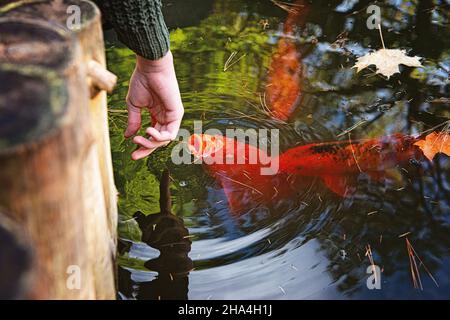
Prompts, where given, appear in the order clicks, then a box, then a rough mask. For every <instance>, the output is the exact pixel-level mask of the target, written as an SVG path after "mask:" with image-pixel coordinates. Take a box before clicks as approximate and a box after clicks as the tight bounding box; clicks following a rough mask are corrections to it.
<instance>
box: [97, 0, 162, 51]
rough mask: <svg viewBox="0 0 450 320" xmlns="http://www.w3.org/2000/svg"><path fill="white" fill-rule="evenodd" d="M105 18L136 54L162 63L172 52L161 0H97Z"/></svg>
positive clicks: (120, 38)
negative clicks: (167, 54)
mask: <svg viewBox="0 0 450 320" xmlns="http://www.w3.org/2000/svg"><path fill="white" fill-rule="evenodd" d="M96 3H97V4H98V5H99V6H100V9H101V10H102V14H103V16H104V19H105V20H106V21H107V23H108V24H110V25H111V26H112V27H113V28H114V29H115V31H116V32H117V35H118V37H119V40H120V41H122V42H123V43H124V44H125V45H126V46H128V47H129V48H130V49H131V50H133V51H134V52H135V53H136V54H138V55H140V56H142V57H144V58H146V59H150V60H158V59H160V58H162V57H163V56H165V54H166V53H167V52H168V51H169V31H168V30H167V26H166V24H165V22H164V17H163V14H162V12H161V6H162V4H161V0H96Z"/></svg>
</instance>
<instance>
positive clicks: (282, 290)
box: [278, 286, 286, 295]
mask: <svg viewBox="0 0 450 320" xmlns="http://www.w3.org/2000/svg"><path fill="white" fill-rule="evenodd" d="M278 288H280V290H281V292H283V294H284V295H286V291H284V289H283V287H282V286H278Z"/></svg>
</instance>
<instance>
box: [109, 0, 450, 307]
mask: <svg viewBox="0 0 450 320" xmlns="http://www.w3.org/2000/svg"><path fill="white" fill-rule="evenodd" d="M165 2H166V7H165V14H166V19H167V23H168V25H169V27H170V29H171V42H172V51H173V54H174V58H175V66H176V70H177V75H178V79H179V83H180V89H181V92H182V97H183V102H184V106H185V109H186V114H185V119H184V122H183V124H182V126H183V127H184V128H186V129H189V130H192V129H193V128H192V126H193V121H194V120H200V119H201V120H203V121H204V123H203V124H204V127H205V128H209V127H210V128H221V129H224V128H229V127H231V128H244V129H245V128H279V129H280V130H281V147H282V149H283V150H286V149H288V148H289V147H292V146H294V145H297V144H305V143H315V142H321V141H334V140H339V139H341V140H342V139H344V140H345V139H348V136H347V135H344V136H342V137H340V138H339V137H338V136H339V134H341V133H342V132H345V130H346V129H348V128H352V126H354V125H355V124H359V125H358V126H357V127H356V128H355V129H354V130H352V131H351V137H352V139H358V138H373V137H378V136H383V135H388V134H392V133H397V132H398V133H403V134H412V135H416V134H419V133H421V132H423V131H425V130H427V129H430V128H432V127H434V126H436V125H439V124H440V123H443V122H444V121H446V120H447V119H449V115H450V108H449V104H448V94H449V80H448V77H449V70H450V49H449V41H450V32H449V28H448V19H447V18H448V11H445V10H444V3H445V1H394V0H391V1H385V2H383V3H384V4H383V5H382V16H383V20H382V25H383V35H384V41H385V43H386V46H387V47H389V48H403V49H406V50H407V51H408V53H409V54H410V55H419V56H421V57H424V58H425V60H424V62H423V65H424V67H423V68H416V69H413V68H406V67H403V68H402V73H401V74H396V75H394V76H393V77H391V79H389V80H387V79H386V78H384V77H383V76H379V75H375V74H374V72H373V69H374V68H373V67H372V68H370V69H371V70H372V71H371V70H364V71H362V72H360V73H359V74H356V72H355V69H352V68H351V67H352V66H353V65H354V63H355V60H356V58H357V57H358V56H361V55H364V54H365V53H367V52H369V50H370V48H374V49H378V48H380V47H381V44H380V36H379V33H378V31H377V30H368V29H367V27H366V19H367V17H368V15H367V14H366V11H365V8H366V7H367V5H369V4H370V3H371V2H369V1H320V0H319V1H316V0H315V1H313V4H311V5H308V7H309V13H308V15H307V16H306V20H305V21H304V22H303V23H302V25H301V26H298V28H297V30H296V33H295V38H296V41H297V47H298V50H299V51H300V52H301V53H302V58H301V65H302V80H301V94H300V97H301V99H300V101H299V103H298V105H297V107H296V111H295V113H294V115H293V116H292V117H291V118H290V119H289V120H288V121H287V122H286V123H283V122H279V121H274V120H271V119H270V118H269V117H268V116H267V115H266V114H265V113H263V112H262V111H261V108H259V107H255V106H260V104H261V97H262V96H263V94H264V91H265V87H266V85H267V75H268V70H269V66H270V64H271V59H272V55H273V53H274V52H275V51H276V49H277V43H278V41H279V40H280V38H282V37H283V36H285V35H284V34H283V32H282V30H283V23H284V21H286V17H287V12H286V11H284V10H282V9H280V8H279V7H277V6H275V5H274V4H273V3H272V2H271V1H269V0H197V1H196V0H179V1H175V0H166V1H165ZM446 19H447V20H446ZM233 52H237V54H236V59H237V58H240V57H241V56H242V58H241V59H240V60H239V61H238V62H237V63H235V64H234V65H232V66H231V67H230V68H229V69H228V70H227V71H226V72H224V65H225V63H226V61H227V59H228V58H229V57H230V55H231V54H232V53H233ZM244 54H245V56H243V55H244ZM108 60H109V66H110V69H111V70H112V71H113V72H115V73H116V74H118V75H119V77H120V83H119V86H118V88H117V89H116V91H115V93H114V94H113V95H112V96H111V98H110V102H109V105H110V109H111V110H110V128H111V139H112V150H113V158H114V168H115V178H116V184H117V187H118V189H119V192H120V199H119V205H120V225H119V234H120V237H121V239H122V240H121V247H120V258H119V262H120V266H121V268H120V291H121V295H122V297H126V298H138V299H158V298H160V299H168V298H185V297H188V298H189V299H265V298H270V299H313V298H318V299H331V298H332V299H366V298H368V299H376V298H383V299H391V298H406V299H417V298H450V184H449V181H450V180H449V175H450V159H449V158H448V157H447V156H445V155H443V154H440V155H438V156H437V157H436V158H435V159H434V161H433V162H432V163H430V162H427V161H420V162H412V163H411V164H410V165H408V166H405V167H402V168H396V169H395V170H392V172H391V173H390V176H389V179H388V180H387V181H386V182H385V183H383V184H382V183H375V184H373V183H368V182H367V180H365V179H364V177H362V178H361V179H360V180H359V185H358V190H357V192H356V194H355V195H354V196H351V197H347V198H342V197H339V196H337V195H336V194H334V193H333V192H331V191H330V190H329V189H327V188H326V187H325V186H324V185H323V184H322V183H321V181H320V180H319V179H313V180H312V181H311V182H310V183H308V185H307V186H306V187H305V188H304V190H298V196H296V197H292V198H290V199H284V200H283V203H280V204H279V205H277V206H273V207H275V208H277V209H273V208H272V207H271V208H265V207H259V208H254V210H250V211H249V212H247V213H245V214H243V215H240V216H236V215H233V214H231V213H230V210H229V208H228V206H227V202H226V198H225V196H224V193H223V190H222V189H221V188H220V186H219V185H218V184H217V182H215V181H214V179H213V178H211V177H210V176H209V175H208V174H207V172H206V171H205V170H204V167H202V166H201V165H179V166H177V165H174V164H172V162H171V160H170V153H171V148H172V147H173V144H172V145H171V147H168V148H166V149H163V150H159V151H157V152H156V153H154V154H153V155H152V156H150V158H149V159H146V160H145V161H139V162H132V161H131V160H130V153H131V152H132V151H133V150H134V149H135V146H134V145H133V144H132V143H131V142H129V141H126V140H124V138H123V131H124V129H125V127H126V113H125V112H124V110H125V103H124V99H125V96H126V92H127V86H128V78H129V76H130V75H131V72H132V70H133V67H134V56H133V54H132V52H130V51H129V50H128V49H126V48H124V47H123V46H121V45H120V44H118V43H117V42H115V41H114V40H110V41H109V42H108ZM147 124H148V123H147ZM166 167H168V168H169V169H170V171H171V176H172V179H173V180H172V181H171V192H172V201H173V208H172V211H173V213H174V214H175V215H176V216H178V217H179V218H181V219H172V218H167V217H164V216H161V215H159V216H158V215H155V216H153V218H152V219H151V221H150V222H149V225H153V224H156V223H159V222H161V221H165V222H164V223H162V224H161V225H165V226H166V227H165V228H162V229H158V230H156V229H155V230H156V231H155V230H153V231H154V232H156V233H158V234H156V235H155V234H153V235H152V236H153V237H156V239H157V240H154V243H159V244H158V245H155V246H154V247H153V248H152V247H150V246H148V245H147V244H145V243H143V242H142V241H141V234H142V230H141V229H142V228H139V225H138V223H137V221H136V220H135V219H134V218H133V215H134V213H135V212H136V211H141V212H143V213H144V214H145V215H150V214H155V213H158V212H159V211H160V210H159V203H158V200H159V177H160V175H161V172H162V171H163V169H164V168H166ZM183 225H184V226H183ZM184 228H186V229H187V230H186V229H184ZM187 232H189V236H187ZM405 234H406V236H405ZM402 235H403V236H402ZM180 237H181V238H183V239H185V240H186V239H188V241H184V243H183V244H182V245H181V246H178V247H177V249H173V248H172V249H167V248H166V247H164V243H163V244H162V245H161V243H162V242H164V241H169V242H170V239H178V238H180ZM158 239H159V240H158ZM167 239H169V240H167ZM189 240H190V241H192V245H191V246H190V245H189ZM155 241H156V242H155ZM158 241H160V242H158ZM407 241H409V243H410V244H411V245H412V247H413V248H414V250H415V252H416V254H417V256H418V258H417V257H416V258H415V261H416V265H417V268H418V271H419V273H420V283H421V287H422V289H420V288H415V287H414V283H413V279H412V276H411V264H413V263H414V261H412V260H411V259H410V255H408V246H407ZM156 247H159V249H157V248H156ZM369 248H370V253H371V254H366V253H367V251H368V249H369ZM370 258H372V259H373V263H374V264H376V265H378V266H379V267H380V269H381V271H382V272H381V289H380V290H369V289H368V287H367V285H366V282H367V279H368V277H369V274H368V273H367V269H368V267H370V266H371V263H372V262H371V259H370ZM149 261H150V262H149ZM191 268H193V271H190V269H191ZM370 270H371V269H369V271H370ZM188 271H190V272H188ZM430 275H432V276H430ZM432 277H433V278H434V279H435V281H436V282H437V284H438V286H437V285H436V284H435V282H434V281H433V278H432Z"/></svg>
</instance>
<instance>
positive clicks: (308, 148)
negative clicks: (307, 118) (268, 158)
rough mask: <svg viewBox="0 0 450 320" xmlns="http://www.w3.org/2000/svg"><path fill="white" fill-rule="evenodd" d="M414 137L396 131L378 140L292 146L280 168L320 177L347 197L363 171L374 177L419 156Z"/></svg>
mask: <svg viewBox="0 0 450 320" xmlns="http://www.w3.org/2000/svg"><path fill="white" fill-rule="evenodd" d="M417 141H418V139H417V138H414V137H411V136H406V135H401V134H395V135H391V136H386V137H381V138H377V139H365V140H356V141H350V140H349V141H339V142H325V143H317V144H308V145H304V146H299V147H295V148H292V149H290V150H288V151H286V152H285V153H283V154H282V155H281V156H280V171H283V172H289V173H293V174H297V175H301V176H310V177H320V178H321V179H322V180H323V182H324V183H325V185H326V186H327V187H328V188H329V189H330V190H331V191H333V192H334V193H337V194H338V195H340V196H346V195H349V194H351V193H352V191H354V189H355V185H356V178H357V176H358V175H359V174H360V173H366V174H368V175H369V176H371V177H372V178H373V179H375V180H379V179H380V178H382V177H383V176H384V172H385V171H386V170H387V169H390V168H394V167H395V166H397V165H401V164H405V163H408V162H409V161H410V160H411V159H414V158H421V157H422V156H423V153H422V151H421V150H420V148H418V147H417V146H416V145H415V143H416V142H417Z"/></svg>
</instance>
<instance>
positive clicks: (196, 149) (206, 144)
mask: <svg viewBox="0 0 450 320" xmlns="http://www.w3.org/2000/svg"><path fill="white" fill-rule="evenodd" d="M223 145H224V143H223V141H222V140H221V139H219V137H216V136H209V135H206V134H193V135H192V136H191V137H190V139H189V143H188V149H189V152H190V153H191V154H193V155H194V156H196V157H203V158H204V157H208V156H210V155H211V154H213V153H215V152H217V151H218V150H220V149H221V148H222V147H223Z"/></svg>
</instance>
